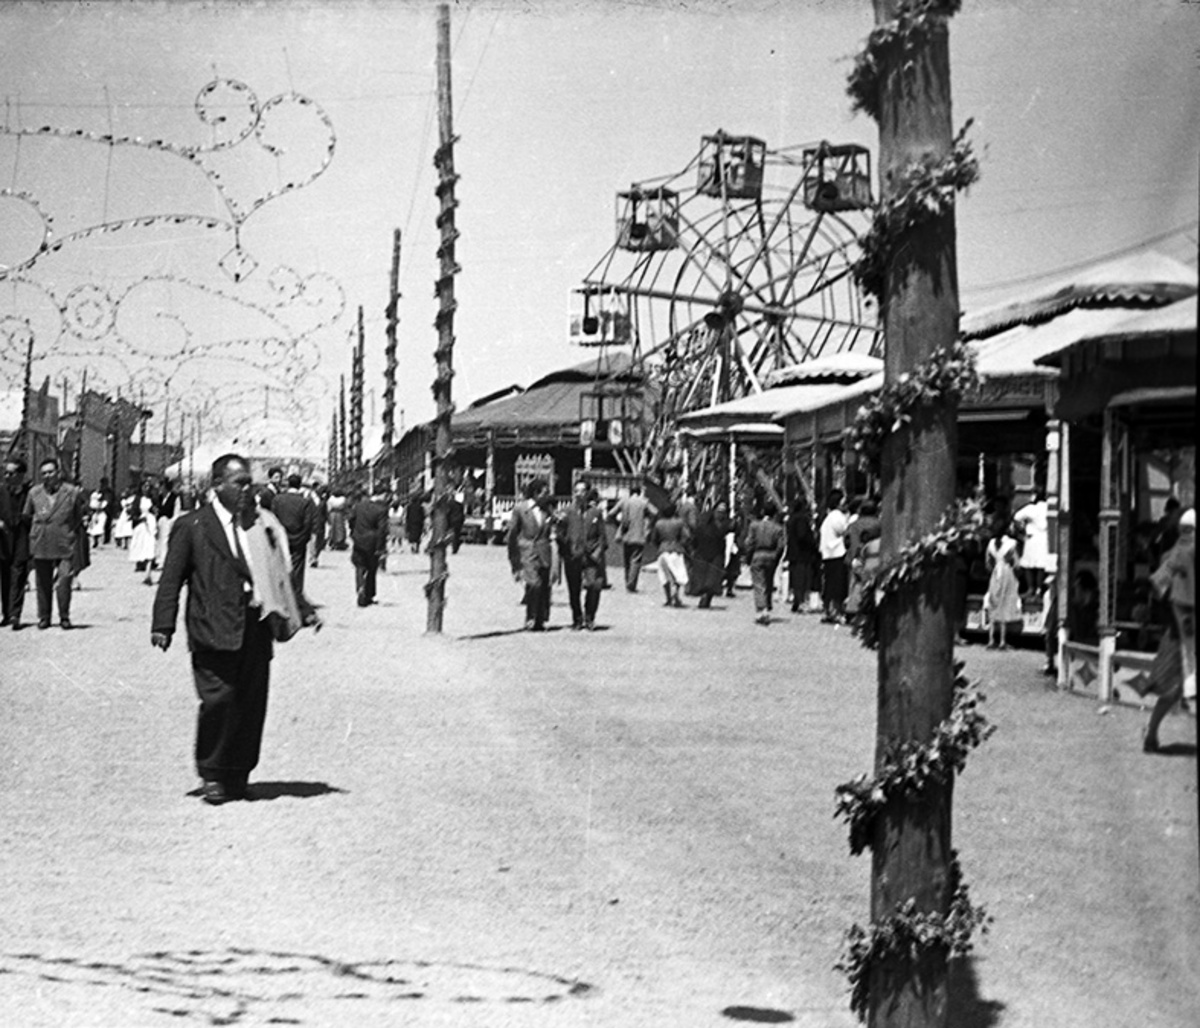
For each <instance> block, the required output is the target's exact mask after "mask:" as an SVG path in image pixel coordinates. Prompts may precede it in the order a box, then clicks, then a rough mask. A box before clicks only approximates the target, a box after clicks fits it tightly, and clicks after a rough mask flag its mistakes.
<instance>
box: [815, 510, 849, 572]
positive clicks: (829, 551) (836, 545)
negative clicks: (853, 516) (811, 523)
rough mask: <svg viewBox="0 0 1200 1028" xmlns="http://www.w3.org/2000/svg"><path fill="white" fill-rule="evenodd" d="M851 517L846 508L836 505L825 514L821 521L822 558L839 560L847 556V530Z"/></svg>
mask: <svg viewBox="0 0 1200 1028" xmlns="http://www.w3.org/2000/svg"><path fill="white" fill-rule="evenodd" d="M849 527H850V519H849V518H848V517H847V516H846V512H845V511H844V510H838V509H837V508H836V507H835V508H834V509H833V510H831V511H830V512H829V513H828V514H826V515H825V520H824V521H822V522H821V537H820V545H821V559H822V560H839V559H841V558H842V557H845V556H846V530H847V529H848V528H849Z"/></svg>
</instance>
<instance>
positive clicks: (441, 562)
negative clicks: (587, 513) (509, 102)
mask: <svg viewBox="0 0 1200 1028" xmlns="http://www.w3.org/2000/svg"><path fill="white" fill-rule="evenodd" d="M437 39H438V42H437V82H438V148H437V152H436V153H435V154H434V156H433V166H434V167H435V168H436V169H437V173H438V184H437V197H438V216H437V226H438V228H439V229H440V230H441V245H439V246H438V250H437V255H438V259H439V261H440V262H441V264H440V269H439V275H438V280H437V287H436V289H435V293H436V295H437V299H438V312H437V316H436V318H435V319H434V326H435V327H436V328H437V330H438V344H437V349H436V350H435V351H434V358H435V360H436V361H437V374H436V376H435V378H434V380H433V398H434V400H435V401H436V403H437V414H436V416H435V418H434V454H433V511H432V516H431V518H430V522H431V526H430V543H429V583H428V585H427V586H426V587H425V596H426V599H427V600H428V604H427V612H426V618H425V630H426V631H427V632H441V630H442V614H443V612H444V610H445V607H446V576H447V574H448V572H447V569H446V537H447V535H448V532H447V523H448V517H447V515H448V510H447V507H448V505H449V501H450V461H451V460H452V459H453V455H454V454H453V447H452V446H451V442H450V415H451V413H452V412H453V410H454V405H453V403H451V400H450V382H451V379H452V378H453V377H454V360H453V358H454V311H455V308H456V307H457V304H456V303H455V301H454V276H455V274H456V273H457V272H458V271H459V270H460V269H459V267H458V265H457V264H456V263H455V262H454V244H455V241H456V240H457V239H458V230H457V229H456V228H455V227H454V209H455V208H456V207H457V206H458V202H457V201H456V200H455V199H454V184H455V183H456V182H457V181H458V176H457V175H456V174H455V173H454V125H453V119H452V116H451V111H452V105H451V96H450V6H449V5H448V4H440V5H439V6H438V37H437Z"/></svg>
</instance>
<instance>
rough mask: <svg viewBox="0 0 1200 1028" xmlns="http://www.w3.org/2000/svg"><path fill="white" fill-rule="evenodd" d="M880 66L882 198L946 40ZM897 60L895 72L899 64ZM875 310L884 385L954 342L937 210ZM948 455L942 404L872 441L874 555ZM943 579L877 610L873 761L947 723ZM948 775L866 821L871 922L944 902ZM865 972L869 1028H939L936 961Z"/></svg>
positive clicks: (909, 529) (926, 144)
mask: <svg viewBox="0 0 1200 1028" xmlns="http://www.w3.org/2000/svg"><path fill="white" fill-rule="evenodd" d="M873 3H874V8H875V20H876V23H877V24H880V25H882V24H884V23H886V22H889V21H891V20H892V19H894V18H896V17H897V14H898V12H899V9H900V7H901V0H873ZM885 61H886V62H890V63H885V66H884V67H883V69H882V70H881V82H882V85H881V87H880V113H879V178H880V190H881V192H882V194H883V196H882V199H883V202H885V203H886V202H887V201H888V199H889V198H890V197H893V196H895V195H896V193H897V191H898V190H899V188H900V183H901V179H902V176H903V172H904V170H905V169H906V168H907V167H909V166H910V165H912V164H913V163H914V162H915V163H921V162H925V163H928V162H940V161H944V160H945V159H946V158H947V157H948V156H949V155H950V153H951V151H952V148H953V129H952V125H951V116H950V52H949V31H948V28H947V26H946V23H945V21H944V20H941V21H940V22H939V23H938V24H936V25H934V26H933V27H931V29H930V30H929V32H928V34H927V35H926V36H925V37H924V39H923V42H922V43H921V44H918V46H917V47H916V49H915V50H914V51H912V52H909V51H902V50H901V48H899V47H896V48H894V49H893V50H892V51H891V52H890V53H889V54H888V56H887V57H886V59H885ZM905 62H911V63H909V64H908V67H907V68H902V67H901V65H902V64H903V63H905ZM895 252H896V253H897V254H898V256H897V257H896V258H895V259H893V261H892V262H891V265H890V266H889V267H888V269H887V279H886V286H885V294H884V297H883V303H882V315H883V325H884V336H885V340H886V354H885V358H884V374H885V378H886V380H887V381H888V382H894V381H896V380H897V379H898V378H899V377H900V376H901V375H904V374H905V373H906V372H909V371H911V370H912V369H913V368H914V367H915V366H916V365H918V364H920V363H922V362H924V361H925V360H926V359H927V358H928V357H929V356H930V354H931V353H932V352H933V351H934V350H935V349H939V348H945V347H950V346H952V345H953V344H954V342H955V340H956V338H957V335H958V272H957V268H956V256H955V223H954V214H953V209H951V210H950V212H949V213H947V214H944V215H942V216H940V217H937V218H935V219H933V220H932V221H929V222H926V223H925V224H924V225H921V226H919V227H917V228H915V229H909V230H908V231H907V232H906V234H905V236H904V238H903V239H901V240H898V241H897V246H896V248H895ZM957 447H958V438H957V429H956V411H955V408H954V406H953V405H952V404H945V405H942V406H939V407H930V406H925V407H921V408H919V409H918V411H917V413H916V414H914V417H913V421H912V423H911V425H909V426H907V427H902V428H900V429H898V430H897V431H895V432H893V433H891V435H890V436H889V437H888V439H887V441H886V442H885V444H884V449H883V459H882V479H883V512H882V514H883V516H882V521H883V552H884V555H885V556H884V559H885V560H886V559H887V557H888V556H891V555H894V554H896V553H897V551H899V550H900V549H902V548H903V547H904V546H906V545H907V544H909V543H910V542H912V541H914V540H916V539H918V538H920V537H921V536H923V535H925V534H927V533H929V532H931V531H932V530H933V529H934V527H935V526H936V524H937V522H938V520H939V519H940V517H941V516H942V514H943V513H944V512H945V511H946V510H947V509H948V508H949V507H950V506H951V504H952V503H953V502H954V498H955V488H954V485H955V476H954V472H955V457H956V453H957ZM953 594H954V569H953V565H952V564H951V563H950V562H947V563H946V564H945V565H944V568H943V570H940V571H932V572H926V574H925V575H924V576H923V578H922V579H921V580H920V583H919V584H918V585H916V586H914V587H911V588H909V589H907V590H904V591H902V592H900V593H898V594H894V595H889V596H888V597H887V598H886V599H885V600H884V602H883V605H882V608H881V611H880V620H879V639H880V645H879V665H878V672H879V710H878V717H879V721H878V734H877V740H876V750H875V762H876V767H877V768H878V767H880V766H881V765H882V764H883V763H884V762H885V761H886V760H887V758H888V756H889V753H890V751H891V749H892V747H894V746H895V745H896V744H897V743H899V742H903V741H906V740H913V741H916V742H918V743H927V742H928V741H929V740H930V738H931V736H932V733H933V730H934V728H935V726H936V725H937V724H938V723H939V722H940V721H942V720H943V719H944V718H946V717H948V716H949V714H950V710H951V705H952V702H953V693H954V622H953V611H952V604H950V603H949V602H947V598H948V597H950V596H952V595H953ZM951 795H952V779H951V780H950V781H947V783H946V784H944V785H937V784H931V785H929V786H928V787H927V788H926V789H925V790H923V791H922V793H921V794H920V795H919V796H916V797H913V796H899V797H897V798H895V799H893V800H892V801H891V802H889V803H888V804H887V805H886V806H885V807H884V809H883V813H882V816H881V817H879V818H878V819H877V820H876V823H875V830H874V837H873V840H872V869H871V870H872V881H871V914H872V919H873V920H874V921H876V922H877V923H878V922H882V921H884V920H885V919H887V918H888V917H889V915H892V914H894V913H895V912H896V911H897V910H898V909H900V908H901V907H902V906H903V905H904V904H905V903H906V902H908V901H909V900H912V901H914V902H915V907H916V912H917V913H931V912H932V913H936V914H940V915H945V914H946V913H947V911H948V910H949V907H950V900H951V898H952V892H953V888H954V886H953V882H952V872H951V853H950V826H951ZM897 970H898V969H897V968H896V967H895V966H889V962H888V961H877V962H875V964H873V965H872V972H871V980H870V1008H869V1024H870V1025H871V1026H872V1028H900V1026H904V1028H918V1026H919V1028H935V1026H937V1028H942V1026H945V1025H946V1024H947V1017H948V1010H947V999H948V989H947V960H946V954H945V951H944V950H943V949H940V948H936V947H935V948H933V949H931V950H927V951H926V952H925V955H924V956H923V957H922V958H921V960H920V961H919V962H918V963H917V965H916V966H915V967H910V968H905V969H904V971H903V972H902V973H899V974H897V973H896V972H897Z"/></svg>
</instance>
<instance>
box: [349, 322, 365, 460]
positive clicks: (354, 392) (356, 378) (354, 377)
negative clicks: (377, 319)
mask: <svg viewBox="0 0 1200 1028" xmlns="http://www.w3.org/2000/svg"><path fill="white" fill-rule="evenodd" d="M364 341H365V334H364V330H363V309H362V307H359V308H358V339H357V341H356V342H355V344H354V353H353V355H352V357H351V359H350V454H349V457H350V464H351V466H352V467H354V468H358V467H361V465H362V460H363V351H364Z"/></svg>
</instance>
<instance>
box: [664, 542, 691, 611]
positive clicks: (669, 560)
mask: <svg viewBox="0 0 1200 1028" xmlns="http://www.w3.org/2000/svg"><path fill="white" fill-rule="evenodd" d="M658 581H659V583H660V584H661V585H662V587H663V594H664V595H665V596H666V598H667V603H666V605H667V606H668V607H682V606H683V600H682V599H680V596H681V595H682V592H683V590H684V589H686V588H687V584H688V574H687V562H686V561H685V560H684V558H683V554H682V553H661V552H660V553H659V555H658Z"/></svg>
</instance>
